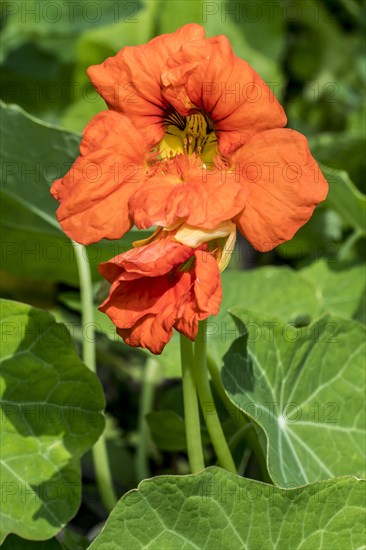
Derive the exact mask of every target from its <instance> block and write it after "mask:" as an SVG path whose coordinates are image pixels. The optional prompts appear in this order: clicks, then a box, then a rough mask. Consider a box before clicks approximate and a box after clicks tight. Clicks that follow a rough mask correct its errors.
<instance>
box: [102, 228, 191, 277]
mask: <svg viewBox="0 0 366 550" xmlns="http://www.w3.org/2000/svg"><path fill="white" fill-rule="evenodd" d="M192 254H193V250H192V248H190V247H189V246H185V245H184V244H183V245H182V244H180V243H177V242H175V241H173V240H170V239H162V240H156V241H154V242H152V243H150V244H148V245H146V246H141V247H138V248H133V249H132V250H128V251H127V252H124V253H123V254H119V255H118V256H116V257H115V258H112V260H109V261H108V262H104V263H101V264H100V265H99V272H100V273H101V275H103V277H104V278H105V279H107V280H108V281H109V282H111V283H112V282H113V281H114V280H115V279H116V278H117V277H119V276H121V275H122V279H121V280H123V274H124V272H128V273H129V274H131V273H134V274H136V275H138V276H145V277H159V276H161V275H165V274H166V273H168V272H169V271H171V270H172V269H173V268H174V267H175V266H176V265H179V264H181V263H184V262H185V261H186V260H188V258H189V257H190V256H192ZM129 280H131V279H129Z"/></svg>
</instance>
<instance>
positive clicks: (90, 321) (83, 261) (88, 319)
mask: <svg viewBox="0 0 366 550" xmlns="http://www.w3.org/2000/svg"><path fill="white" fill-rule="evenodd" d="M71 242H72V244H73V247H74V251H75V257H76V262H77V266H78V271H79V281H80V298H81V320H82V326H83V327H88V338H83V339H82V342H83V344H82V346H83V349H82V355H83V361H84V363H85V365H86V366H87V367H88V368H89V369H90V370H91V371H92V372H93V373H94V374H97V367H96V358H95V357H96V353H95V344H94V340H95V339H94V338H93V336H94V329H93V327H94V302H93V286H92V280H91V274H90V268H89V262H88V256H87V252H86V249H85V247H84V246H82V245H80V244H77V243H75V242H74V241H71ZM92 455H93V462H94V469H95V477H96V480H97V485H98V489H99V492H100V495H101V497H102V502H103V504H104V506H105V507H106V509H107V510H108V511H111V510H112V509H113V508H114V506H115V505H116V503H117V497H116V494H115V492H114V488H113V482H112V476H111V471H110V468H109V461H108V453H107V445H106V440H105V435H104V433H102V435H101V436H100V437H99V439H98V441H97V442H96V443H95V445H94V446H93V447H92Z"/></svg>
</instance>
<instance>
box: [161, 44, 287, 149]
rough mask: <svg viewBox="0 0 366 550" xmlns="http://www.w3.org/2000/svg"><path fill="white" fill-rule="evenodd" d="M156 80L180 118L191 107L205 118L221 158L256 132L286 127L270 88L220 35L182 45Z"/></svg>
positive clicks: (284, 118)
mask: <svg viewBox="0 0 366 550" xmlns="http://www.w3.org/2000/svg"><path fill="white" fill-rule="evenodd" d="M162 81H163V84H164V88H163V95H164V96H165V98H166V99H167V101H169V103H171V104H172V105H173V106H174V108H175V109H176V110H177V111H178V112H180V113H181V114H182V115H187V114H188V113H189V112H190V111H192V109H193V108H194V107H195V108H198V109H201V110H203V111H205V112H206V113H207V114H208V115H209V116H210V118H211V119H212V121H213V123H214V130H215V133H216V135H217V136H218V141H219V150H220V152H221V154H223V155H229V154H231V153H232V152H233V151H235V150H236V149H237V148H238V147H240V145H243V144H244V143H246V142H247V141H248V140H249V139H250V138H251V137H252V136H253V135H255V134H257V133H258V132H262V131H263V130H267V129H272V128H282V127H283V126H285V125H286V122H287V119H286V115H285V113H284V111H283V109H282V107H281V105H280V104H279V103H278V101H277V99H276V98H275V96H274V95H273V93H272V92H271V90H270V88H269V87H268V86H267V84H266V83H265V82H264V81H263V80H262V79H261V78H260V76H259V75H258V74H257V73H256V72H255V71H254V69H252V68H251V67H250V65H249V64H248V63H246V62H245V61H243V60H242V59H240V58H238V57H236V56H235V55H234V54H233V52H232V48H231V46H230V43H229V41H228V39H227V38H226V37H225V36H216V37H214V38H210V39H208V40H202V41H201V42H199V41H196V42H192V43H190V44H185V45H183V46H182V48H181V49H180V50H179V51H178V52H177V53H176V54H174V55H172V56H170V57H169V60H168V62H167V64H166V67H165V69H164V72H163V75H162Z"/></svg>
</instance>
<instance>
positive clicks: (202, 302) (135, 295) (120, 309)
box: [99, 222, 235, 353]
mask: <svg viewBox="0 0 366 550" xmlns="http://www.w3.org/2000/svg"><path fill="white" fill-rule="evenodd" d="M234 241H235V226H234V224H233V223H232V222H226V223H223V224H220V226H219V227H218V228H217V230H216V231H206V232H205V231H202V230H197V229H194V228H191V227H189V226H181V227H179V228H178V229H177V230H175V231H173V232H170V231H164V230H163V229H162V228H159V229H157V231H156V232H155V234H154V236H153V237H152V238H150V239H147V241H141V242H139V243H135V246H137V248H134V249H132V250H129V251H128V252H125V253H123V254H120V255H119V256H116V257H115V258H113V259H112V260H110V261H109V262H105V263H103V264H101V265H100V266H99V271H100V273H101V274H102V275H103V277H105V278H106V279H107V280H108V281H109V282H110V283H112V286H111V289H110V292H109V296H108V298H107V299H106V300H105V302H104V303H103V304H102V305H101V306H100V308H99V309H100V310H101V311H103V312H105V313H107V315H108V316H109V317H110V318H111V320H112V321H113V323H114V324H115V325H116V327H117V333H118V334H119V335H120V336H121V337H122V338H123V340H124V341H125V342H126V343H127V344H129V345H131V346H140V347H143V348H148V349H149V350H150V351H152V352H153V353H161V352H162V350H163V348H164V346H165V345H166V344H167V342H168V341H169V340H170V338H171V337H172V335H173V328H175V329H176V330H178V331H179V332H181V333H182V334H185V335H186V336H187V337H188V338H190V339H191V340H194V339H195V338H196V335H197V330H198V321H201V320H203V319H206V318H207V317H208V316H209V315H216V314H217V313H218V311H219V307H220V302H221V279H220V271H222V270H223V269H224V268H225V267H226V265H227V262H228V260H229V258H230V251H231V250H232V246H233V243H234ZM145 242H147V243H148V244H145Z"/></svg>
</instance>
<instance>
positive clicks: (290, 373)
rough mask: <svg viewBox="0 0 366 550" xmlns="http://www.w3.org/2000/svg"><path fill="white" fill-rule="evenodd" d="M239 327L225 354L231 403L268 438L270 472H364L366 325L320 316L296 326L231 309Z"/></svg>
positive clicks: (314, 475) (317, 476) (276, 476)
mask: <svg viewBox="0 0 366 550" xmlns="http://www.w3.org/2000/svg"><path fill="white" fill-rule="evenodd" d="M232 314H233V316H234V319H235V321H236V323H237V327H238V330H239V331H240V332H241V333H242V336H241V337H239V338H238V339H237V340H236V341H235V342H234V343H233V344H232V346H231V348H230V349H229V351H228V352H227V354H226V355H225V357H224V367H223V369H222V381H223V384H224V387H225V390H226V392H227V394H228V395H229V397H230V399H231V400H232V402H233V403H234V404H235V405H236V406H237V407H238V408H239V409H241V410H242V411H244V412H245V413H246V414H247V415H248V416H249V417H251V418H252V419H253V420H255V421H256V422H257V424H258V425H259V426H260V427H261V428H262V429H263V430H264V432H265V434H266V437H267V445H266V447H267V449H266V451H267V461H268V469H269V473H270V475H271V477H272V479H273V480H274V482H275V483H276V484H277V485H280V486H282V487H292V486H294V485H295V486H296V485H302V484H304V483H309V482H311V481H316V480H321V479H327V478H331V477H335V476H338V475H347V474H354V475H359V474H363V473H364V469H365V454H366V433H365V409H364V397H365V365H364V358H365V346H366V339H365V328H364V326H363V325H361V324H360V323H357V322H355V321H347V320H344V319H341V318H338V317H333V316H330V315H328V316H326V317H323V318H322V319H320V320H319V321H318V322H316V323H314V324H313V325H311V326H309V327H302V328H298V329H296V328H294V327H293V326H291V325H290V324H285V323H283V322H281V321H280V320H279V319H275V318H271V317H259V316H255V315H254V314H253V313H251V312H247V311H244V310H240V309H236V310H233V311H232Z"/></svg>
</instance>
